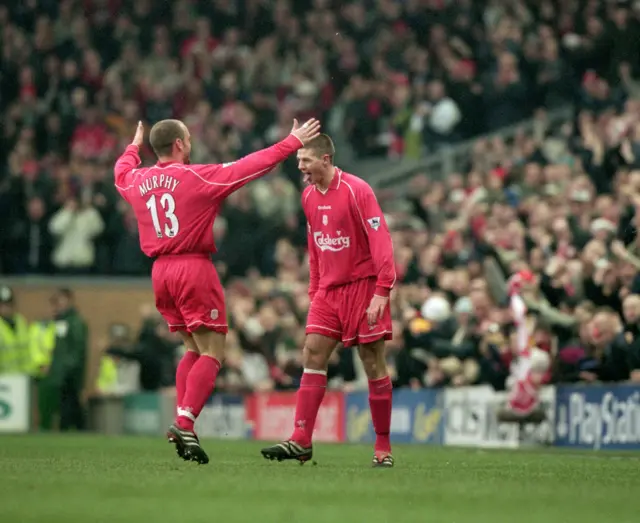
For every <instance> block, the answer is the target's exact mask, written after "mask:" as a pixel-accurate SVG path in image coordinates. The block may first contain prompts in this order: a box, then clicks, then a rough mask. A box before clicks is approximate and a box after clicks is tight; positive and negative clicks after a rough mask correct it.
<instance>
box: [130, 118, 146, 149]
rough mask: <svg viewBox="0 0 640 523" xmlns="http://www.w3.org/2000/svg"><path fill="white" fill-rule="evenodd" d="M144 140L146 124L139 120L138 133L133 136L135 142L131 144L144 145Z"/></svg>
mask: <svg viewBox="0 0 640 523" xmlns="http://www.w3.org/2000/svg"><path fill="white" fill-rule="evenodd" d="M143 140H144V126H143V125H142V121H140V122H138V127H137V128H136V135H135V136H134V137H133V142H131V145H137V146H138V147H142V142H143Z"/></svg>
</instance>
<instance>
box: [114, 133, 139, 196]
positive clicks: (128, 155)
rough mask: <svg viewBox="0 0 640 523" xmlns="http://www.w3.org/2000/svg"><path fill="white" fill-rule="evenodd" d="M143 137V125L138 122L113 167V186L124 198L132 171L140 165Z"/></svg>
mask: <svg viewBox="0 0 640 523" xmlns="http://www.w3.org/2000/svg"><path fill="white" fill-rule="evenodd" d="M143 138H144V127H143V125H142V122H138V127H137V129H136V134H135V136H134V137H133V141H132V142H131V144H130V145H128V146H127V148H126V149H125V150H124V153H122V156H120V158H118V160H117V161H116V165H115V168H114V174H115V186H116V189H118V192H120V194H122V196H123V197H124V198H125V199H126V198H127V196H126V191H127V190H128V189H129V188H130V187H131V180H132V177H133V172H134V171H135V169H136V168H137V167H138V166H139V165H140V154H139V151H140V146H141V145H142V140H143Z"/></svg>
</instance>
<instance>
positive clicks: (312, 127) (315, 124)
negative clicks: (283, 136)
mask: <svg viewBox="0 0 640 523" xmlns="http://www.w3.org/2000/svg"><path fill="white" fill-rule="evenodd" d="M291 134H292V135H293V136H295V137H296V138H297V139H298V140H300V141H301V142H302V143H303V145H307V144H308V143H309V142H311V141H312V140H313V139H315V138H317V137H318V136H320V122H319V121H318V120H316V119H315V118H311V119H310V120H307V121H306V122H305V123H303V124H302V125H300V124H299V123H298V120H296V119H294V120H293V127H292V128H291Z"/></svg>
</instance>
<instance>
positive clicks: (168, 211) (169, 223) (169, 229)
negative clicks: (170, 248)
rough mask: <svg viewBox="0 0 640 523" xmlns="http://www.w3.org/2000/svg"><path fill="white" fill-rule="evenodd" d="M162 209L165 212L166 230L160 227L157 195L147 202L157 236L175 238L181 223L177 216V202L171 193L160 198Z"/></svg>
mask: <svg viewBox="0 0 640 523" xmlns="http://www.w3.org/2000/svg"><path fill="white" fill-rule="evenodd" d="M160 207H162V212H164V217H165V220H166V221H165V224H164V230H163V229H162V228H161V226H160V219H159V217H158V205H157V202H156V195H155V194H154V195H153V196H152V197H151V198H149V199H148V200H147V209H149V212H150V213H151V221H152V222H153V228H154V229H155V230H156V235H157V236H158V238H163V237H165V236H166V237H167V238H173V237H174V236H175V235H176V234H178V231H179V230H180V223H179V222H178V218H177V216H176V215H175V212H176V201H175V200H174V199H173V196H172V195H171V194H169V193H164V194H163V195H162V196H160Z"/></svg>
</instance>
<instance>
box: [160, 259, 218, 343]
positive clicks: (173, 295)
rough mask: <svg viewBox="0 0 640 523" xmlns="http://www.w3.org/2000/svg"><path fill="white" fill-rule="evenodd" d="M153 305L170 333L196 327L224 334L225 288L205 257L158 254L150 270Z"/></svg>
mask: <svg viewBox="0 0 640 523" xmlns="http://www.w3.org/2000/svg"><path fill="white" fill-rule="evenodd" d="M151 281H152V283H153V292H154V294H155V297H156V308H157V309H158V312H160V314H162V317H163V318H164V319H165V320H166V322H167V324H168V325H169V329H170V330H171V332H175V331H187V332H193V331H194V330H196V329H197V328H198V327H202V326H204V327H207V328H209V329H210V330H212V331H215V332H219V333H221V334H226V333H227V331H228V329H229V328H228V326H227V310H226V307H225V301H224V290H223V288H222V284H221V283H220V279H219V278H218V273H217V271H216V268H215V267H214V265H213V263H212V262H211V260H210V259H209V257H208V256H205V255H175V256H161V257H160V258H158V259H157V260H156V261H155V262H154V264H153V270H152V271H151Z"/></svg>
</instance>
